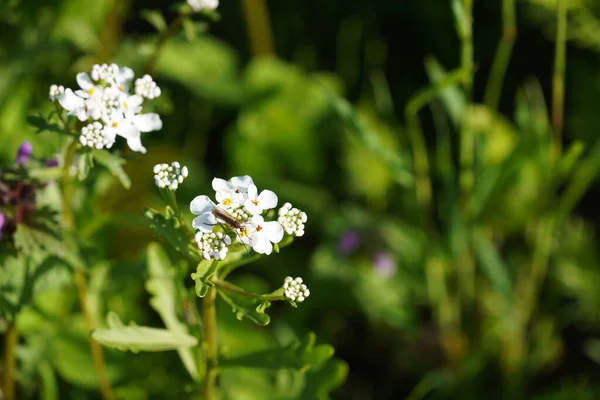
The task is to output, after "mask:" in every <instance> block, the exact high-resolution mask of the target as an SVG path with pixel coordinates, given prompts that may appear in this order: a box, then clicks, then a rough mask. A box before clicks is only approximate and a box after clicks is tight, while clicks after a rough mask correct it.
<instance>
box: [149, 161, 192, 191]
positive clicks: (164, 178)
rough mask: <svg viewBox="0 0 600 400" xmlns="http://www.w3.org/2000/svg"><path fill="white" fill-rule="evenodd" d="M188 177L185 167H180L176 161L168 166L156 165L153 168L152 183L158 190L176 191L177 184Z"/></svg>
mask: <svg viewBox="0 0 600 400" xmlns="http://www.w3.org/2000/svg"><path fill="white" fill-rule="evenodd" d="M187 176H188V169H187V167H182V166H181V165H179V163H178V162H177V161H173V162H172V163H171V165H169V164H156V165H155V166H154V182H155V183H156V186H158V187H159V188H167V189H170V190H177V187H179V184H180V183H182V182H183V180H184V179H185V178H187Z"/></svg>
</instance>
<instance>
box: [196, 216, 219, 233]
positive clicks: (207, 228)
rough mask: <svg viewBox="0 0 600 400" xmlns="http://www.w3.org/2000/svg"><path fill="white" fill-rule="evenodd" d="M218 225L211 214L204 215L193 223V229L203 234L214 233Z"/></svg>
mask: <svg viewBox="0 0 600 400" xmlns="http://www.w3.org/2000/svg"><path fill="white" fill-rule="evenodd" d="M216 224H217V219H216V218H215V216H214V215H212V214H211V213H206V214H202V215H200V216H198V217H196V218H194V220H193V221H192V227H193V228H194V229H200V230H201V231H203V232H207V233H208V232H212V230H213V228H214V226H215V225H216Z"/></svg>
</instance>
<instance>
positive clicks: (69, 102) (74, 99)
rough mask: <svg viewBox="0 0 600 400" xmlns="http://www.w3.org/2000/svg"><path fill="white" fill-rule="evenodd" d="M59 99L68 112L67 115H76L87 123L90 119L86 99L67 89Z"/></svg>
mask: <svg viewBox="0 0 600 400" xmlns="http://www.w3.org/2000/svg"><path fill="white" fill-rule="evenodd" d="M57 98H58V102H59V104H60V105H61V106H62V108H64V109H65V110H67V111H68V113H67V115H74V116H76V117H77V119H79V120H80V121H85V120H87V119H88V118H89V116H88V113H87V112H88V107H87V106H86V104H85V99H83V98H81V97H79V96H77V95H76V94H75V93H73V91H72V90H71V89H65V91H64V92H63V93H62V94H61V95H59V96H58V97H57Z"/></svg>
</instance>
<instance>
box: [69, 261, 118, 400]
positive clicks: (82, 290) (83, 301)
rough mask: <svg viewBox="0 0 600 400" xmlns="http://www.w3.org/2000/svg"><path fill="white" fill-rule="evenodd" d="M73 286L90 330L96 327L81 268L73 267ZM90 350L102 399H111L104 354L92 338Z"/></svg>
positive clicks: (87, 327)
mask: <svg viewBox="0 0 600 400" xmlns="http://www.w3.org/2000/svg"><path fill="white" fill-rule="evenodd" d="M75 286H76V287H77V297H78V298H79V306H80V307H81V313H82V314H83V318H84V322H85V328H86V329H87V331H88V332H90V333H91V332H92V331H93V330H94V329H95V328H96V327H95V324H94V319H93V318H92V315H91V313H90V310H89V308H88V306H87V285H86V280H85V274H84V272H83V269H82V268H76V269H75ZM89 342H90V350H91V351H92V361H93V363H94V370H95V371H96V376H97V377H98V383H99V385H100V391H101V392H102V397H103V398H104V399H113V398H114V396H113V392H112V388H111V386H110V381H109V379H108V372H107V370H106V363H105V362H104V354H103V352H102V347H101V346H100V344H99V343H98V342H96V341H94V340H92V339H91V337H90V339H89Z"/></svg>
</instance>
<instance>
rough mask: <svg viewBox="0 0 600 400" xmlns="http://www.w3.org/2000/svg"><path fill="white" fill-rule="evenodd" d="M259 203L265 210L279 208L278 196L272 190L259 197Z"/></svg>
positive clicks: (261, 193)
mask: <svg viewBox="0 0 600 400" xmlns="http://www.w3.org/2000/svg"><path fill="white" fill-rule="evenodd" d="M258 203H259V204H260V207H261V208H262V209H263V210H269V209H271V208H275V207H277V195H276V194H275V192H272V191H270V190H263V191H262V192H260V194H259V195H258Z"/></svg>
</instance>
